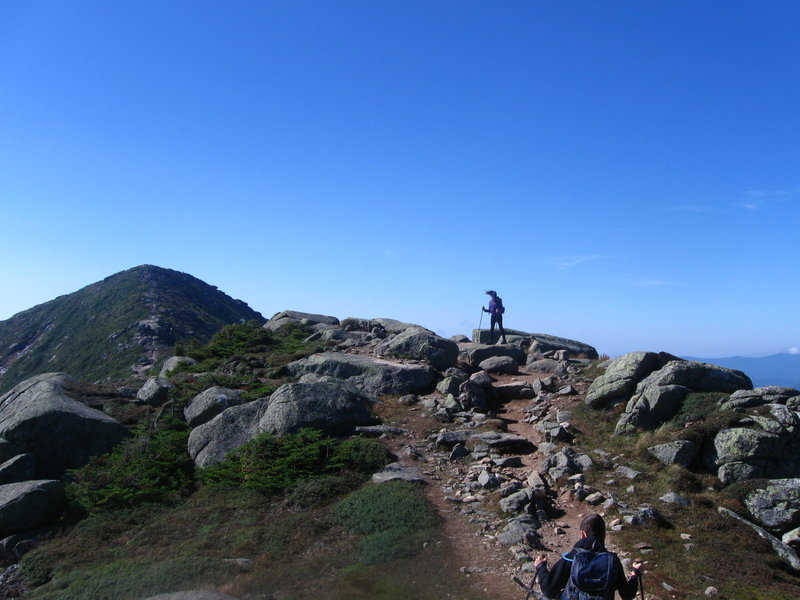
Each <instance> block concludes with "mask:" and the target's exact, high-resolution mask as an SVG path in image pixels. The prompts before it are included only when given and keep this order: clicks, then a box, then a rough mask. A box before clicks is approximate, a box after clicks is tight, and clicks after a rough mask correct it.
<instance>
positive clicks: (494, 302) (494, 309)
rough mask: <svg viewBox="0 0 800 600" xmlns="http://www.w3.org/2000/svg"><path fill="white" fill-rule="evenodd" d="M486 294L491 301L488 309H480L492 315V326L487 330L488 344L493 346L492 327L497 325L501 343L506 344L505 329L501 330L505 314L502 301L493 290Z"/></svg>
mask: <svg viewBox="0 0 800 600" xmlns="http://www.w3.org/2000/svg"><path fill="white" fill-rule="evenodd" d="M486 293H487V294H489V297H490V298H491V300H489V308H486V307H485V306H483V307H481V308H483V312H488V313H489V314H491V315H492V324H491V329H490V330H489V343H490V344H494V326H495V325H497V327H498V328H499V329H500V335H501V336H502V338H503V343H504V344H506V343H507V342H506V332H505V329H503V313H504V312H506V309H505V307H504V306H503V299H502V298H500V297H499V296H498V295H497V292H495V291H494V290H489V291H487V292H486Z"/></svg>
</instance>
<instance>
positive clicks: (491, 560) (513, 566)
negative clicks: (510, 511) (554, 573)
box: [391, 373, 583, 600]
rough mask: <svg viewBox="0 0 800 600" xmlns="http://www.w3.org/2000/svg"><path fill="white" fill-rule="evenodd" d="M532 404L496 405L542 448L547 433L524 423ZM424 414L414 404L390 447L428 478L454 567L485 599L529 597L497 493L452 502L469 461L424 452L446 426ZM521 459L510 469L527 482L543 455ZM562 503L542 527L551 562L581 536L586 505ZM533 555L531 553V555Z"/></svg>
mask: <svg viewBox="0 0 800 600" xmlns="http://www.w3.org/2000/svg"><path fill="white" fill-rule="evenodd" d="M547 375H548V374H547V373H531V374H517V375H501V376H495V379H496V381H495V383H494V385H495V387H497V386H502V385H504V384H508V383H513V382H517V383H521V382H529V383H533V381H535V380H536V379H538V378H544V377H547ZM579 400H580V399H579V398H577V397H574V396H573V397H564V398H558V399H557V400H555V401H552V402H551V403H550V405H549V406H548V410H550V411H553V410H556V409H559V408H568V407H569V406H571V405H572V404H574V403H575V402H577V401H579ZM530 406H531V400H529V399H515V400H510V401H507V402H505V403H503V404H501V405H499V406H498V407H497V417H498V418H500V419H502V420H503V421H504V422H505V424H506V428H507V431H508V432H510V433H513V434H516V435H519V436H522V437H524V438H526V439H527V440H529V441H530V442H531V443H532V444H533V445H534V446H536V447H538V446H539V444H541V443H542V441H543V439H542V437H543V436H542V434H541V433H540V432H539V431H538V430H537V429H536V428H535V427H534V426H533V425H532V424H530V423H527V422H525V418H526V417H527V414H526V412H525V411H526V409H528V408H530ZM424 413H425V411H423V410H421V409H419V408H412V409H410V410H409V411H408V412H407V413H405V414H404V415H403V417H402V419H401V421H402V422H401V423H399V424H400V425H401V426H402V427H403V428H404V429H405V430H406V431H408V435H407V436H403V437H398V438H395V439H394V440H392V442H391V446H392V450H393V452H394V453H395V454H396V455H397V456H398V457H399V459H400V462H402V463H405V464H409V465H413V466H416V467H418V468H421V469H422V471H423V474H424V475H425V478H426V480H427V482H428V485H427V486H426V495H427V497H428V499H429V500H430V501H431V502H432V503H433V505H434V506H435V507H436V509H437V511H438V512H439V514H440V515H441V517H442V519H443V532H444V536H445V538H446V540H447V541H448V543H449V545H450V549H449V550H450V551H451V552H452V557H451V564H452V568H453V569H458V570H459V571H460V572H461V573H462V574H463V575H464V577H465V578H469V579H470V584H471V587H472V588H473V589H475V591H476V592H478V593H479V594H482V595H484V596H485V597H491V598H493V599H496V600H505V599H509V600H510V599H514V600H517V599H518V598H520V597H524V593H525V592H524V591H523V590H521V589H520V588H519V587H518V586H517V585H516V584H515V583H514V582H513V580H512V577H513V576H517V577H519V578H520V579H522V580H523V581H525V582H529V581H530V580H531V578H532V573H529V572H524V571H523V569H522V566H523V564H524V562H521V561H518V560H516V559H515V558H514V556H513V555H512V553H511V552H510V551H509V548H508V547H507V546H503V545H502V544H500V543H499V542H497V541H495V539H494V533H496V527H497V525H499V524H500V523H501V521H502V518H501V516H500V513H499V511H498V509H497V497H496V495H491V497H489V498H487V500H486V501H485V502H483V503H480V502H475V503H461V502H453V484H454V482H457V481H462V480H463V479H464V478H465V477H466V476H467V473H468V471H469V470H470V465H467V464H465V463H461V462H451V461H448V460H446V459H444V460H443V459H441V458H440V457H438V458H437V457H436V456H431V455H430V454H429V453H425V452H424V451H423V447H424V446H426V445H427V444H428V442H427V439H428V438H429V437H430V436H431V435H432V433H434V432H436V431H438V430H439V429H441V428H443V424H442V423H440V422H438V421H436V420H435V419H434V418H433V417H430V416H427V415H426V414H424ZM520 459H521V461H522V466H521V467H517V468H515V469H511V470H509V471H510V472H511V473H513V475H515V476H516V477H517V478H519V479H521V480H523V481H524V480H525V478H526V477H527V476H528V475H529V474H530V473H531V471H532V470H534V469H538V468H539V466H540V464H541V462H542V460H543V457H542V456H541V455H540V454H539V453H538V452H537V451H535V450H534V451H533V452H530V453H527V454H522V455H520ZM557 503H558V506H559V508H561V509H562V510H563V511H564V513H563V515H561V516H559V517H558V518H557V519H555V520H554V521H548V522H546V523H544V524H543V526H542V528H541V529H540V530H539V531H538V533H539V534H540V536H541V541H542V543H543V545H544V546H545V547H546V548H547V549H548V550H549V552H547V554H548V557H549V559H550V563H551V564H552V563H553V562H555V560H556V559H557V558H558V556H559V555H560V554H561V553H562V552H566V551H567V550H569V549H570V548H571V547H572V544H573V543H574V541H575V539H577V537H578V534H577V531H578V529H579V527H578V525H579V523H580V520H581V518H582V516H583V513H582V512H581V510H582V509H583V507H582V506H580V505H578V506H575V505H574V504H571V503H569V502H566V501H562V499H559V500H558V501H557ZM536 552H537V553H538V552H539V551H536ZM534 556H535V554H534V553H533V551H531V553H530V558H531V559H532V558H534Z"/></svg>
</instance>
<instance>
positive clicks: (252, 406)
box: [189, 400, 268, 468]
mask: <svg viewBox="0 0 800 600" xmlns="http://www.w3.org/2000/svg"><path fill="white" fill-rule="evenodd" d="M267 404H268V401H267V400H256V401H254V402H248V403H247V404H242V405H240V406H233V407H231V408H229V409H227V410H224V411H222V412H221V413H220V414H218V415H217V416H216V417H214V418H213V419H211V420H210V421H208V422H207V423H204V424H202V425H200V426H199V427H195V428H194V429H193V430H192V432H191V433H190V434H189V456H191V457H192V460H193V461H194V464H196V465H197V466H198V467H200V468H204V467H207V466H209V465H212V464H214V463H217V462H220V461H221V460H223V459H224V458H225V457H226V456H227V455H228V454H229V453H231V452H233V451H234V450H236V449H237V448H238V447H239V446H241V445H242V444H245V443H247V442H249V441H250V440H252V439H253V438H254V437H256V436H257V435H258V434H259V433H260V431H259V428H258V423H259V421H260V420H261V416H262V415H263V414H264V411H265V410H266V409H267Z"/></svg>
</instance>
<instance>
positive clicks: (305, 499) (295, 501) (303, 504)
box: [285, 471, 366, 509]
mask: <svg viewBox="0 0 800 600" xmlns="http://www.w3.org/2000/svg"><path fill="white" fill-rule="evenodd" d="M365 479H366V476H365V475H364V474H362V473H355V472H352V471H348V472H345V473H341V474H337V475H326V476H323V477H318V478H317V479H309V480H308V481H302V482H300V483H298V484H297V485H295V486H294V487H293V488H292V490H291V492H290V493H289V494H287V496H286V500H285V504H286V506H287V507H289V508H299V509H308V508H312V507H316V506H322V505H324V504H325V502H327V501H329V500H331V499H332V498H338V497H340V496H343V495H344V494H347V493H348V492H352V491H353V490H355V489H357V488H358V487H359V486H360V485H361V484H362V483H364V480H365Z"/></svg>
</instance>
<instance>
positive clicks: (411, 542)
mask: <svg viewBox="0 0 800 600" xmlns="http://www.w3.org/2000/svg"><path fill="white" fill-rule="evenodd" d="M333 515H334V518H335V519H336V521H337V522H338V523H339V524H340V525H342V526H343V527H344V528H345V529H348V530H350V531H353V532H355V533H360V534H363V535H365V536H366V537H365V538H364V539H363V540H362V542H361V561H362V562H363V563H365V564H375V563H378V562H385V561H387V560H393V559H396V558H402V557H408V556H412V555H413V554H415V553H416V552H418V551H419V550H420V549H421V548H422V541H423V540H424V539H425V538H426V537H429V536H430V535H432V533H433V530H434V529H435V528H436V527H438V525H439V516H438V515H437V514H436V512H435V511H434V509H433V507H432V506H431V505H430V504H429V503H428V502H427V500H425V498H424V497H423V496H422V494H421V492H420V490H419V488H418V486H415V485H414V484H411V483H407V482H403V481H398V482H389V483H383V484H380V485H370V486H367V487H364V488H362V489H360V490H358V491H356V492H353V493H352V494H350V495H349V496H348V497H347V498H345V499H344V500H342V501H341V502H339V504H337V505H336V506H335V507H334V509H333Z"/></svg>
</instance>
